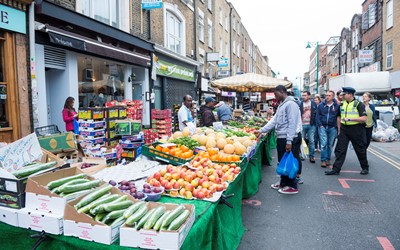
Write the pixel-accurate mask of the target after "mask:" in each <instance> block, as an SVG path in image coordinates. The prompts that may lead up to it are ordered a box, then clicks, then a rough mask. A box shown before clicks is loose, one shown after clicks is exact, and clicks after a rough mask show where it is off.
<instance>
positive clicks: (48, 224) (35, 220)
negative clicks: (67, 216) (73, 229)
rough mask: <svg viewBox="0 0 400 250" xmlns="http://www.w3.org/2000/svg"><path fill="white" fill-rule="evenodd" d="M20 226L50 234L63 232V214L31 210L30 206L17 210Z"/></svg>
mask: <svg viewBox="0 0 400 250" xmlns="http://www.w3.org/2000/svg"><path fill="white" fill-rule="evenodd" d="M17 211H18V212H17V213H18V226H19V227H22V228H27V229H31V230H34V231H39V232H42V231H44V232H46V233H50V234H56V235H57V234H62V233H63V231H64V230H63V228H64V227H63V215H62V214H53V213H46V212H40V211H35V210H31V209H28V208H24V209H20V210H17Z"/></svg>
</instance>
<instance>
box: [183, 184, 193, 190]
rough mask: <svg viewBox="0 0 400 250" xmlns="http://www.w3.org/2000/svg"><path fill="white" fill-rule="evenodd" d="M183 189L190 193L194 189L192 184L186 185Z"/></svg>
mask: <svg viewBox="0 0 400 250" xmlns="http://www.w3.org/2000/svg"><path fill="white" fill-rule="evenodd" d="M185 189H186V190H187V191H190V192H192V191H193V189H194V188H193V186H192V184H187V185H186V186H185Z"/></svg>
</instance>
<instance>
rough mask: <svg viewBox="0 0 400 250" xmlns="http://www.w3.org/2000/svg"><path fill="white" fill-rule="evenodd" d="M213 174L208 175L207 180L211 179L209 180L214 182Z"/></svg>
mask: <svg viewBox="0 0 400 250" xmlns="http://www.w3.org/2000/svg"><path fill="white" fill-rule="evenodd" d="M215 179H216V178H215V176H214V175H210V176H209V177H208V180H209V181H211V182H215Z"/></svg>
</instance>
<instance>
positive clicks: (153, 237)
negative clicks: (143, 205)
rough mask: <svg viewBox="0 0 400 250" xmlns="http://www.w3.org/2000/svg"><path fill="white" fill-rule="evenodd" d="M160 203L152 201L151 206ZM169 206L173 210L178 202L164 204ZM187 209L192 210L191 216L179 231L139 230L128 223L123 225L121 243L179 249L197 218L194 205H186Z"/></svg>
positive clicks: (124, 244) (150, 247) (148, 247)
mask: <svg viewBox="0 0 400 250" xmlns="http://www.w3.org/2000/svg"><path fill="white" fill-rule="evenodd" d="M160 205H161V204H160V203H155V202H150V203H149V206H150V208H153V207H156V206H160ZM162 205H163V206H166V207H167V210H172V209H174V208H175V207H176V206H178V205H177V204H162ZM185 207H186V209H188V210H189V211H190V216H189V217H188V218H187V220H186V222H185V223H184V224H183V225H182V226H181V228H179V229H178V230H177V231H163V230H161V231H159V232H157V231H155V230H144V229H141V230H139V231H137V230H136V229H135V228H132V227H128V226H126V225H124V226H122V227H121V232H120V240H119V241H120V245H121V246H125V247H140V248H146V249H174V250H178V249H179V248H180V247H181V246H182V244H183V242H184V241H185V238H186V236H187V234H188V233H189V231H190V229H191V228H192V226H193V223H194V219H195V210H194V206H193V205H188V204H186V205H185Z"/></svg>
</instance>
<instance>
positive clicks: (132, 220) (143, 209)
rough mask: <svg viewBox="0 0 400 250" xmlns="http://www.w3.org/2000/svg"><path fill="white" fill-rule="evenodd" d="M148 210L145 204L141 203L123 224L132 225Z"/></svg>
mask: <svg viewBox="0 0 400 250" xmlns="http://www.w3.org/2000/svg"><path fill="white" fill-rule="evenodd" d="M147 211H148V208H147V204H146V203H145V204H143V205H142V206H141V207H140V208H139V209H138V210H137V211H136V212H135V213H134V214H132V215H131V216H129V217H128V219H127V220H126V222H125V224H126V225H127V226H132V225H133V224H134V223H135V222H136V221H138V220H140V219H141V218H142V217H143V216H144V215H145V214H146V213H147Z"/></svg>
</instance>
